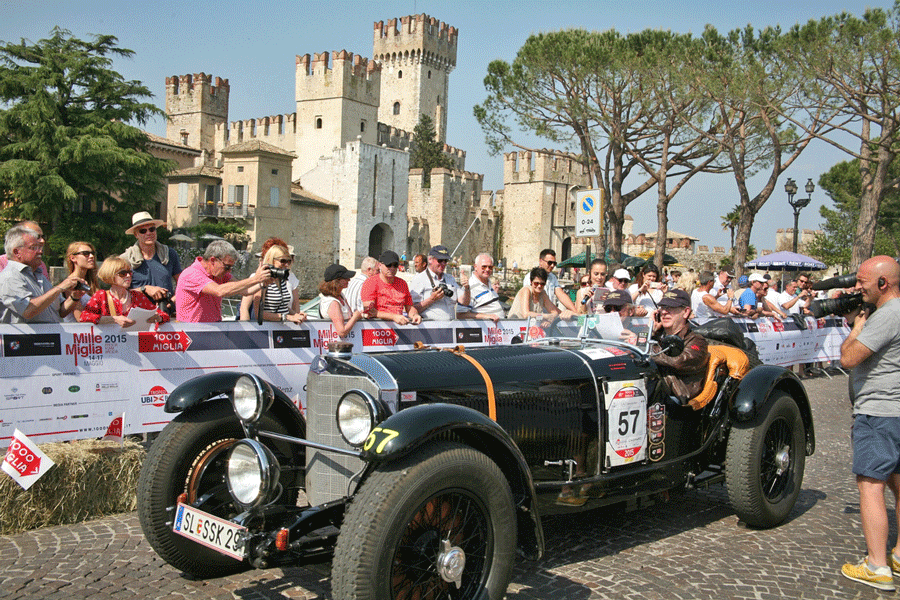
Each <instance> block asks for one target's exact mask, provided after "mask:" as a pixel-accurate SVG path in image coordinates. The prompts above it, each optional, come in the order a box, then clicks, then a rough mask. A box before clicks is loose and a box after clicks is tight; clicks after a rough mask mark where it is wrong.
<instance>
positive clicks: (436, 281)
mask: <svg viewBox="0 0 900 600" xmlns="http://www.w3.org/2000/svg"><path fill="white" fill-rule="evenodd" d="M448 262H450V253H449V252H448V251H447V248H446V247H445V246H434V247H432V248H431V250H430V251H429V252H428V268H427V269H425V270H424V271H422V272H421V273H418V274H417V275H416V276H415V277H413V280H412V282H411V283H410V286H409V293H410V294H411V295H412V299H413V305H414V306H415V307H416V310H417V311H419V314H420V315H421V316H422V318H423V319H428V320H431V321H452V320H453V319H455V318H456V303H457V302H459V303H460V304H462V305H464V306H467V305H468V304H469V300H470V295H471V294H470V291H469V282H468V280H466V281H464V282H463V285H462V286H461V287H460V286H459V285H458V284H457V283H456V280H455V279H454V278H453V276H452V275H450V274H449V273H445V272H444V271H446V269H447V263H448Z"/></svg>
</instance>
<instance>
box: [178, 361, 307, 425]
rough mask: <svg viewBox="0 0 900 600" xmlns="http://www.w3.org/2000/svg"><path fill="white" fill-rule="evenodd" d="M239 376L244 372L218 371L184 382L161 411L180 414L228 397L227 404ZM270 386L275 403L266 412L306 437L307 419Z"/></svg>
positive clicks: (282, 393)
mask: <svg viewBox="0 0 900 600" xmlns="http://www.w3.org/2000/svg"><path fill="white" fill-rule="evenodd" d="M241 375H244V373H240V372H238V371H219V372H216V373H207V374H206V375H201V376H200V377H195V378H194V379H191V380H190V381H185V382H184V383H182V384H181V385H179V386H178V387H176V388H175V389H174V390H172V393H171V394H169V397H168V398H167V399H166V406H165V409H164V410H165V411H166V412H168V413H175V412H183V411H186V410H190V409H191V408H193V407H194V406H197V405H198V404H201V403H203V402H206V401H207V400H211V399H213V398H218V397H220V396H223V395H224V396H227V397H228V399H229V401H230V400H231V394H232V391H233V390H234V383H235V382H236V381H237V380H238V377H240V376H241ZM267 383H268V382H267ZM269 387H271V388H272V392H274V394H275V402H274V403H273V404H272V407H271V408H270V409H269V410H270V411H271V412H273V413H275V414H276V416H277V418H278V419H279V420H280V421H281V422H283V423H285V424H289V423H294V424H295V425H294V426H293V427H291V430H292V433H294V434H295V435H298V436H299V437H306V420H305V419H304V418H303V415H302V414H301V413H300V410H299V409H297V407H296V405H294V403H293V402H292V401H291V399H290V398H288V397H287V395H286V394H285V393H284V392H282V391H281V390H280V389H278V388H277V387H276V386H274V385H272V384H271V383H269ZM235 418H237V416H235Z"/></svg>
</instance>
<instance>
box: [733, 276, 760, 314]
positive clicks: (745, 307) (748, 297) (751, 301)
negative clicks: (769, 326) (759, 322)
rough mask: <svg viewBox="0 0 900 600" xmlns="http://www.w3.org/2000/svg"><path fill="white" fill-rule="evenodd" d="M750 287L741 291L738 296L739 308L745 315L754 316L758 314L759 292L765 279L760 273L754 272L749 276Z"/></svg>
mask: <svg viewBox="0 0 900 600" xmlns="http://www.w3.org/2000/svg"><path fill="white" fill-rule="evenodd" d="M747 281H748V283H749V284H750V287H748V288H747V289H746V290H744V291H743V292H742V293H741V297H740V298H738V310H739V311H740V312H741V314H742V315H743V316H745V317H750V318H753V317H755V316H756V315H757V312H758V311H757V306H756V305H757V299H756V298H757V294H758V293H759V291H760V290H761V289H762V286H763V283H765V281H766V280H765V279H764V278H763V276H762V275H760V274H759V273H753V274H752V275H750V277H748V278H747Z"/></svg>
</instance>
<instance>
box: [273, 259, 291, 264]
mask: <svg viewBox="0 0 900 600" xmlns="http://www.w3.org/2000/svg"><path fill="white" fill-rule="evenodd" d="M275 260H277V261H278V262H279V263H280V264H282V265H291V264H294V259H293V258H276V259H275Z"/></svg>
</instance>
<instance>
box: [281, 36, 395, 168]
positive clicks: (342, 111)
mask: <svg viewBox="0 0 900 600" xmlns="http://www.w3.org/2000/svg"><path fill="white" fill-rule="evenodd" d="M333 59H334V60H333V61H332V62H333V65H331V66H329V64H328V63H329V53H328V52H322V53H321V54H314V55H313V56H312V58H310V56H309V54H306V55H304V56H298V57H297V76H296V86H295V98H296V100H297V118H296V128H297V134H296V141H295V146H294V147H295V149H296V152H297V155H298V158H297V160H296V161H294V178H295V179H296V178H297V177H299V176H300V175H302V174H303V173H306V172H307V171H309V170H310V169H312V168H314V167H315V166H316V163H317V162H318V160H319V158H320V157H322V156H331V154H332V151H333V150H334V149H335V148H342V147H343V146H344V145H345V144H346V143H347V142H350V141H355V140H357V139H360V140H362V142H364V143H367V144H372V145H374V144H376V142H377V135H378V102H379V98H380V96H379V91H380V85H381V84H380V78H381V67H380V66H379V65H378V64H377V63H375V61H370V60H367V59H365V58H363V57H362V56H359V55H356V56H354V55H353V53H352V52H347V51H346V50H341V51H340V52H336V53H335V54H334V57H333Z"/></svg>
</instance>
